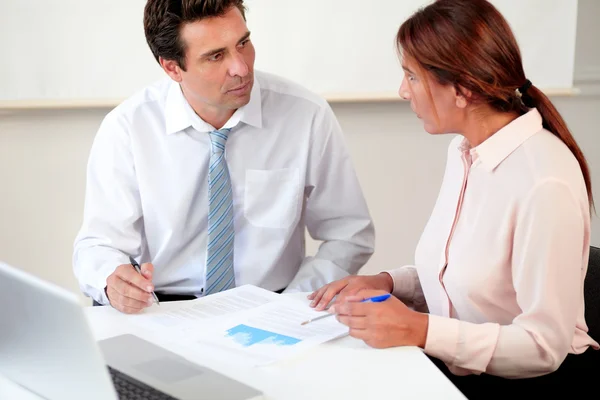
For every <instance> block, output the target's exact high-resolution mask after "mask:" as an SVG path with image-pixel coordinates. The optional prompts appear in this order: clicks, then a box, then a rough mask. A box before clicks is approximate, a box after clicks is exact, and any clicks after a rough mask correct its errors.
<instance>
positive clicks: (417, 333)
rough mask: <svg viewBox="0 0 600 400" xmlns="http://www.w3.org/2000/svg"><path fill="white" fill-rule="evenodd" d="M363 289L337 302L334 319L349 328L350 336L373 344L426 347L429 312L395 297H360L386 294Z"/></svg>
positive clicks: (381, 346)
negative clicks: (426, 312) (379, 298)
mask: <svg viewBox="0 0 600 400" xmlns="http://www.w3.org/2000/svg"><path fill="white" fill-rule="evenodd" d="M385 293H386V292H385V291H379V290H363V291H360V293H359V294H357V295H355V296H347V297H346V298H345V299H344V301H343V302H342V303H340V304H338V305H336V310H335V311H336V313H337V317H336V318H337V319H338V321H340V322H341V323H342V324H344V325H346V326H348V327H349V328H350V336H352V337H355V338H357V339H361V340H363V341H364V342H365V343H366V344H368V345H369V346H371V347H375V348H386V347H395V346H418V347H421V348H425V341H426V339H427V327H428V322H429V316H428V315H427V314H422V313H418V312H416V311H413V310H411V309H410V308H408V307H407V306H406V305H404V303H402V302H401V301H400V300H398V299H397V298H396V297H394V296H391V297H390V298H389V299H387V300H385V301H383V302H380V303H372V302H364V303H362V302H361V301H362V300H364V299H367V298H370V297H373V296H380V295H382V294H385Z"/></svg>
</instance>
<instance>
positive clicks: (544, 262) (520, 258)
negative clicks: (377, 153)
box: [425, 179, 589, 378]
mask: <svg viewBox="0 0 600 400" xmlns="http://www.w3.org/2000/svg"><path fill="white" fill-rule="evenodd" d="M585 206H586V205H582V204H581V203H578V202H577V201H576V200H575V197H574V196H573V194H572V192H571V190H570V189H569V187H568V186H567V185H566V184H564V183H563V182H560V181H557V180H553V179H552V180H546V181H544V182H542V183H540V184H538V185H537V186H536V187H535V188H534V189H533V190H532V191H531V192H530V195H529V197H528V198H527V200H526V201H525V202H524V204H523V206H522V208H521V209H520V210H519V211H518V216H517V222H516V227H515V232H514V238H513V248H512V252H511V264H512V280H513V286H514V289H515V292H516V293H515V295H516V300H517V303H518V305H519V307H520V309H521V310H522V313H521V314H519V315H518V316H517V317H516V318H514V320H513V321H512V323H511V324H508V325H500V324H497V323H482V324H475V323H470V322H465V321H459V320H457V319H450V318H444V317H440V316H435V315H430V316H429V327H428V332H427V342H426V345H425V352H426V353H428V354H429V355H431V356H434V357H436V358H439V359H441V360H442V361H444V362H445V363H446V364H447V365H448V366H449V368H450V369H451V370H453V372H454V373H456V374H461V375H462V374H469V373H474V374H480V373H482V372H486V373H488V374H491V375H497V376H503V377H506V378H526V377H535V376H540V375H544V374H546V373H550V372H552V371H554V370H556V369H557V368H558V367H559V366H560V364H561V363H562V361H563V360H564V359H565V357H566V356H567V354H568V352H569V350H570V347H571V343H572V341H573V336H574V333H575V326H576V319H577V315H578V311H579V307H580V302H581V298H582V296H583V294H582V290H583V288H582V282H583V276H582V274H583V273H584V269H583V267H582V266H583V265H586V262H587V260H584V257H585V254H587V253H586V251H585V248H586V246H589V228H588V227H589V223H586V218H589V217H588V215H589V214H588V213H587V212H586V211H585V209H582V208H583V207H585Z"/></svg>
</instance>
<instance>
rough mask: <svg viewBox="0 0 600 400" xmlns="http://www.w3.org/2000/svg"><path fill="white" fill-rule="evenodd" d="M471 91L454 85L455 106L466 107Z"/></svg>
mask: <svg viewBox="0 0 600 400" xmlns="http://www.w3.org/2000/svg"><path fill="white" fill-rule="evenodd" d="M472 94H473V93H472V92H471V91H470V90H468V89H465V88H464V87H462V86H460V85H456V86H455V87H454V98H455V103H456V107H458V108H466V107H467V105H468V104H469V100H470V99H471V95H472Z"/></svg>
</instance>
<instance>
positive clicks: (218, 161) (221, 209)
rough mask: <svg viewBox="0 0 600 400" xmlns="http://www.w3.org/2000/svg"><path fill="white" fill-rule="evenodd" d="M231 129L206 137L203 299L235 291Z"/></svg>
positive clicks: (212, 133) (214, 132)
mask: <svg viewBox="0 0 600 400" xmlns="http://www.w3.org/2000/svg"><path fill="white" fill-rule="evenodd" d="M229 131H230V129H221V130H217V131H213V132H210V133H209V136H210V141H211V142H212V152H211V155H210V164H209V169H208V247H207V251H206V291H205V295H209V294H212V293H217V292H220V291H222V290H227V289H231V288H233V287H235V275H234V271H233V237H234V230H233V200H232V193H231V192H232V190H231V180H230V179H229V170H228V169H227V162H226V160H225V143H226V142H227V135H228V134H229Z"/></svg>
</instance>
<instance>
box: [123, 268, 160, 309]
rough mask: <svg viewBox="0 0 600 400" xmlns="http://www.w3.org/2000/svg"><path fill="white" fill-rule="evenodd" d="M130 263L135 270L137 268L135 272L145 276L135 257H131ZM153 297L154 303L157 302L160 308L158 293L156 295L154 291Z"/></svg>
mask: <svg viewBox="0 0 600 400" xmlns="http://www.w3.org/2000/svg"><path fill="white" fill-rule="evenodd" d="M129 262H130V263H131V265H133V268H135V270H136V271H137V272H138V273H139V274H140V275H142V276H143V274H142V269H141V268H140V265H139V264H138V263H137V262H136V261H135V260H134V259H133V257H131V256H129ZM152 296H154V301H155V302H156V304H158V305H159V306H160V302H159V301H158V297H156V293H154V291H152Z"/></svg>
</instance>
